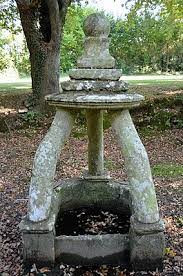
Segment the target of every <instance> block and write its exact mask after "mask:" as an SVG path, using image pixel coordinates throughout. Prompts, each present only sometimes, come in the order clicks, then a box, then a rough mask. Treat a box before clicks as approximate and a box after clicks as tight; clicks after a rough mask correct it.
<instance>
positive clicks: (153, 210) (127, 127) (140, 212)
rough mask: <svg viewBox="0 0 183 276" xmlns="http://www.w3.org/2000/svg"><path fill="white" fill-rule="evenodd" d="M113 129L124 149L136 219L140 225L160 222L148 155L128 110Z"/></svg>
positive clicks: (116, 116)
mask: <svg viewBox="0 0 183 276" xmlns="http://www.w3.org/2000/svg"><path fill="white" fill-rule="evenodd" d="M112 127H113V129H114V131H115V133H116V134H117V138H118V141H119V144H120V145H121V147H122V152H123V156H124V158H125V164H126V169H127V174H128V178H129V182H130V192H131V196H132V212H133V215H134V218H135V219H136V220H137V221H139V222H141V223H155V222H158V221H159V211H158V205H157V200H156V194H155V189H154V184H153V180H152V175H151V169H150V165H149V160H148V156H147V152H146V150H145V148H144V146H143V144H142V142H141V140H140V138H139V136H138V133H137V131H136V129H135V126H134V124H133V122H132V119H131V116H130V114H129V111H128V110H123V111H121V112H118V113H116V114H115V115H114V117H113V122H112Z"/></svg>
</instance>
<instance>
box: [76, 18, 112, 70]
mask: <svg viewBox="0 0 183 276" xmlns="http://www.w3.org/2000/svg"><path fill="white" fill-rule="evenodd" d="M90 22H91V24H92V25H90ZM84 31H85V34H86V38H85V43H84V53H83V55H82V57H81V58H79V59H78V62H77V66H78V68H114V67H115V59H114V58H113V57H112V56H111V55H110V53H109V38H108V35H109V32H110V24H109V22H108V20H107V19H106V18H105V17H104V16H103V15H100V14H92V15H90V16H89V17H88V18H87V19H86V21H85V24H84Z"/></svg>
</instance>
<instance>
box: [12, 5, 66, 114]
mask: <svg viewBox="0 0 183 276" xmlns="http://www.w3.org/2000/svg"><path fill="white" fill-rule="evenodd" d="M16 2H17V7H18V10H19V13H20V18H21V23H22V27H23V31H24V34H25V38H26V42H27V46H28V49H29V53H30V62H31V77H32V92H33V93H32V98H31V101H30V103H29V105H30V106H31V107H33V108H35V109H39V110H41V111H43V110H44V107H45V105H44V97H45V95H47V94H52V93H59V69H60V43H61V34H62V30H63V25H64V22H65V16H66V13H67V9H68V6H69V5H70V2H71V0H34V1H33V0H32V1H29V0H16Z"/></svg>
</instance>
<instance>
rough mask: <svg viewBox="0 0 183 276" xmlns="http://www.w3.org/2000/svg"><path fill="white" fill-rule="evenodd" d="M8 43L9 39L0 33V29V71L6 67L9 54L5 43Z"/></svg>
mask: <svg viewBox="0 0 183 276" xmlns="http://www.w3.org/2000/svg"><path fill="white" fill-rule="evenodd" d="M8 43H9V39H7V38H6V37H5V36H3V35H2V31H0V71H3V70H4V69H6V68H7V67H8V64H9V62H10V55H8V53H7V51H6V45H7V44H8Z"/></svg>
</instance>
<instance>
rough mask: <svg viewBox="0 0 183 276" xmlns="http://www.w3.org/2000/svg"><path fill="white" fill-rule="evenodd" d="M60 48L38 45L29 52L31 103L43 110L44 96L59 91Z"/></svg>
mask: <svg viewBox="0 0 183 276" xmlns="http://www.w3.org/2000/svg"><path fill="white" fill-rule="evenodd" d="M59 54H60V49H55V48H54V47H48V46H47V45H45V46H44V47H40V48H38V49H33V52H31V54H30V61H31V77H32V92H33V94H32V96H33V97H32V100H33V102H32V105H33V106H35V107H36V109H40V110H44V106H45V105H44V97H45V95H48V94H52V93H59V69H60V56H59Z"/></svg>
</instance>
